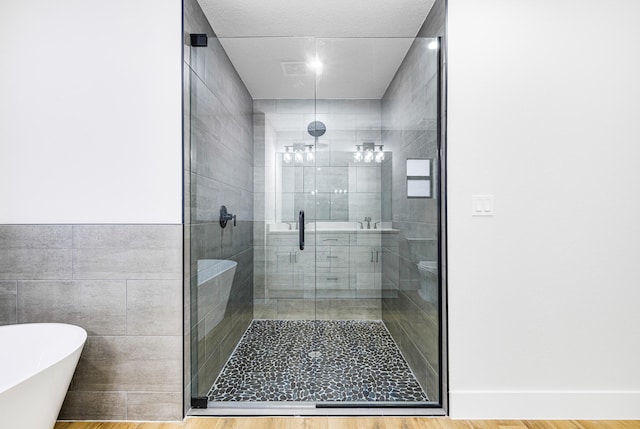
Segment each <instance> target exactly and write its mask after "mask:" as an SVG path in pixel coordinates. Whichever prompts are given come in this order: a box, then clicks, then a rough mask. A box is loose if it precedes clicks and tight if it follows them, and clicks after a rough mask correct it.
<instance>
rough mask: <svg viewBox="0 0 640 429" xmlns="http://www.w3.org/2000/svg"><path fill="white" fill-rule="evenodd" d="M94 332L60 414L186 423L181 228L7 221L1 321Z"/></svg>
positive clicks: (0, 243)
mask: <svg viewBox="0 0 640 429" xmlns="http://www.w3.org/2000/svg"><path fill="white" fill-rule="evenodd" d="M30 322H61V323H71V324H74V325H78V326H82V327H83V328H84V329H86V330H87V332H88V334H89V336H88V339H87V343H86V345H85V348H84V350H83V352H82V356H81V358H80V362H79V364H78V368H77V370H76V373H75V375H74V377H73V381H72V382H71V388H70V390H69V393H68V395H67V398H66V400H65V403H64V406H63V409H62V412H61V415H60V418H61V419H78V420H91V419H98V420H125V419H128V420H177V419H181V418H182V225H0V324H13V323H30Z"/></svg>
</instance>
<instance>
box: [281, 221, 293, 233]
mask: <svg viewBox="0 0 640 429" xmlns="http://www.w3.org/2000/svg"><path fill="white" fill-rule="evenodd" d="M283 223H286V224H287V225H289V231H291V222H283Z"/></svg>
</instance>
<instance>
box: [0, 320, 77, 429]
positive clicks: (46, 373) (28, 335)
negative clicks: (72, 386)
mask: <svg viewBox="0 0 640 429" xmlns="http://www.w3.org/2000/svg"><path fill="white" fill-rule="evenodd" d="M86 339H87V332H86V331H85V330H84V329H82V328H80V327H78V326H73V325H65V324H60V323H29V324H20V325H8V326H0V428H2V429H5V428H6V429H9V428H12V429H13V428H15V429H18V428H20V429H51V428H53V426H54V425H55V422H56V418H57V417H58V413H59V412H60V408H61V407H62V402H63V401H64V397H65V395H66V393H67V389H68V388H69V383H70V382H71V377H72V376H73V372H74V371H75V368H76V365H77V363H78V359H79V358H80V352H82V347H84V342H85V341H86Z"/></svg>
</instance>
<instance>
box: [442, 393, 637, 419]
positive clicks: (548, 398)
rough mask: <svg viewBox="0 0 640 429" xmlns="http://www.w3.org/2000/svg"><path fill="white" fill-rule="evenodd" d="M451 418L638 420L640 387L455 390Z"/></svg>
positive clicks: (450, 399)
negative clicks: (569, 389) (639, 388)
mask: <svg viewBox="0 0 640 429" xmlns="http://www.w3.org/2000/svg"><path fill="white" fill-rule="evenodd" d="M449 414H450V416H451V418H452V419H518V420H521V419H545V420H552V419H581V420H639V419H640V391H453V392H450V393H449Z"/></svg>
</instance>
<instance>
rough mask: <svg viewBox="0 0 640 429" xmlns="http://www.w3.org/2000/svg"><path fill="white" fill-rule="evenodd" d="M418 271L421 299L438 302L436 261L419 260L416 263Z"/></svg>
mask: <svg viewBox="0 0 640 429" xmlns="http://www.w3.org/2000/svg"><path fill="white" fill-rule="evenodd" d="M416 265H417V266H418V273H420V290H418V294H419V295H420V297H421V298H422V299H424V300H425V301H427V302H430V303H432V304H437V303H438V263H437V262H435V261H420V262H418V263H417V264H416Z"/></svg>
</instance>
